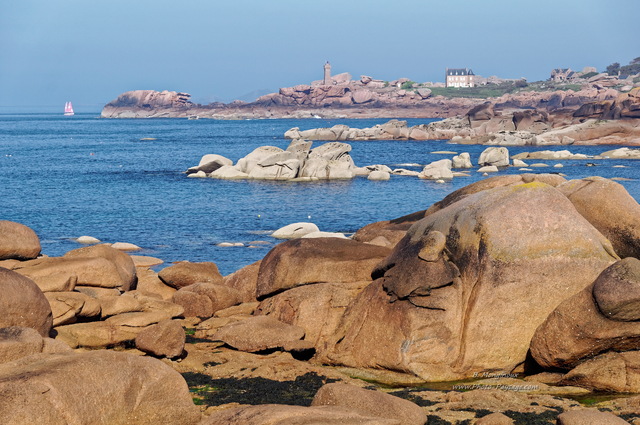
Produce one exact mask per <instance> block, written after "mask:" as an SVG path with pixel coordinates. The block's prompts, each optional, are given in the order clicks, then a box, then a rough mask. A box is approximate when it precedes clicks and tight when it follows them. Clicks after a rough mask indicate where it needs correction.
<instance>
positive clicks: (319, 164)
mask: <svg viewBox="0 0 640 425" xmlns="http://www.w3.org/2000/svg"><path fill="white" fill-rule="evenodd" d="M312 145H313V142H311V141H308V140H304V139H295V140H292V141H291V143H290V144H289V146H288V147H287V149H284V150H283V149H281V148H278V147H275V146H261V147H258V148H256V149H254V150H253V151H252V152H250V153H249V154H248V155H246V156H245V157H243V158H240V159H239V160H238V161H237V163H236V164H233V161H232V160H230V159H228V158H225V157H223V156H220V155H216V154H207V155H204V156H203V157H202V159H201V160H200V162H199V165H197V166H195V167H191V168H189V169H188V170H186V174H187V177H190V178H213V179H222V180H247V179H250V180H275V181H286V182H315V181H323V180H345V179H353V178H356V177H366V178H367V179H368V180H371V181H382V182H384V181H387V180H390V179H391V178H392V177H393V176H401V177H418V178H420V179H424V180H432V181H435V182H438V183H442V182H446V181H450V180H452V179H453V178H454V177H468V176H469V174H468V171H470V170H472V169H474V168H476V171H477V172H480V173H496V172H499V171H500V170H503V169H505V168H507V167H518V168H524V170H525V171H528V170H530V169H531V168H536V167H549V166H553V167H555V168H561V167H562V166H563V165H562V164H559V163H558V164H546V163H532V164H530V163H528V162H525V160H548V161H562V160H585V159H597V160H603V159H640V149H630V148H619V149H615V150H610V151H606V152H603V153H602V154H600V155H585V154H580V153H572V152H570V151H569V150H557V151H554V150H542V151H534V152H522V153H519V154H516V155H513V156H511V155H510V154H509V150H508V148H507V147H504V146H491V147H488V148H486V149H485V150H484V151H482V152H481V153H480V156H479V158H478V159H477V160H476V162H477V166H474V165H473V163H472V158H471V155H470V154H469V153H468V152H462V153H460V154H456V152H453V151H447V152H440V153H442V154H448V155H453V156H452V157H451V159H448V158H445V159H441V160H437V161H433V162H431V163H428V164H426V165H421V164H403V165H406V166H411V167H422V170H420V171H418V170H411V169H406V168H395V169H392V168H390V167H388V166H386V165H382V164H374V165H367V166H364V167H358V166H357V165H356V164H355V163H354V161H353V159H352V158H351V156H350V154H349V152H351V150H352V147H351V145H349V144H347V143H344V142H328V143H325V144H321V145H319V146H317V147H316V148H313V149H312ZM587 165H588V164H587ZM526 167H529V168H526Z"/></svg>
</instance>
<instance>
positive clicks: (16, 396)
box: [0, 351, 200, 425]
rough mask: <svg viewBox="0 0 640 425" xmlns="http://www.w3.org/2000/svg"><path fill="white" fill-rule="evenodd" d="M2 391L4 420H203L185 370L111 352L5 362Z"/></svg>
mask: <svg viewBox="0 0 640 425" xmlns="http://www.w3.org/2000/svg"><path fill="white" fill-rule="evenodd" d="M78 377H81V379H78ZM43 389H44V390H43ZM0 394H2V397H0V416H1V417H2V418H3V422H4V423H15V424H18V423H37V424H45V425H46V424H61V423H109V424H123V425H124V424H145V425H146V424H150V423H164V424H176V425H177V424H180V425H183V424H185V425H189V424H197V423H198V421H199V420H200V413H199V411H198V409H197V407H196V406H194V405H193V402H192V400H191V396H190V394H189V390H188V388H187V385H186V383H185V381H184V379H183V378H182V377H181V376H180V374H178V373H177V372H175V371H174V370H173V369H171V368H170V367H169V366H167V365H164V364H163V363H162V362H160V361H158V360H155V359H150V358H141V357H138V356H133V355H131V354H124V353H114V352H109V351H95V352H89V353H78V354H76V353H73V354H71V353H70V354H62V355H60V354H58V355H47V354H40V355H35V356H29V357H25V358H23V359H20V360H16V361H14V362H10V363H5V364H4V365H0ZM80 400H81V401H82V402H81V403H80V402H79V401H80Z"/></svg>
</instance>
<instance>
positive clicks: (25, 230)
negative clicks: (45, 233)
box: [0, 220, 40, 260]
mask: <svg viewBox="0 0 640 425" xmlns="http://www.w3.org/2000/svg"><path fill="white" fill-rule="evenodd" d="M38 255H40V239H38V235H36V232H34V231H33V230H32V229H31V228H30V227H27V226H25V225H24V224H20V223H16V222H13V221H7V220H0V260H9V259H16V260H30V259H32V258H36V257H37V256H38Z"/></svg>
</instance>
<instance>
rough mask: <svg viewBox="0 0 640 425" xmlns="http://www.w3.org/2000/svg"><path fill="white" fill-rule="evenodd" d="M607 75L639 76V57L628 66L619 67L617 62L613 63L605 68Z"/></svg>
mask: <svg viewBox="0 0 640 425" xmlns="http://www.w3.org/2000/svg"><path fill="white" fill-rule="evenodd" d="M607 74H609V75H621V76H628V75H635V74H640V56H639V57H637V58H635V59H633V60H632V61H631V62H629V65H624V66H620V64H619V63H618V62H614V63H612V64H611V65H609V66H608V67H607Z"/></svg>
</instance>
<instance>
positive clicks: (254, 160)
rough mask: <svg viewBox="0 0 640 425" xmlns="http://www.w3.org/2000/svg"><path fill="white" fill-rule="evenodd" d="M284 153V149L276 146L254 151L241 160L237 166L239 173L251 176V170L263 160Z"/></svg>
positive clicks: (263, 147)
mask: <svg viewBox="0 0 640 425" xmlns="http://www.w3.org/2000/svg"><path fill="white" fill-rule="evenodd" d="M280 152H283V150H282V149H280V148H277V147H275V146H261V147H259V148H256V149H254V150H253V151H252V152H251V153H249V155H247V156H245V157H243V158H240V159H239V160H238V162H237V164H236V168H237V169H238V171H241V172H242V173H245V174H250V173H251V170H253V168H254V167H255V166H256V165H257V164H258V163H259V162H260V161H262V160H263V159H265V158H267V157H269V156H271V155H273V154H274V153H280Z"/></svg>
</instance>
